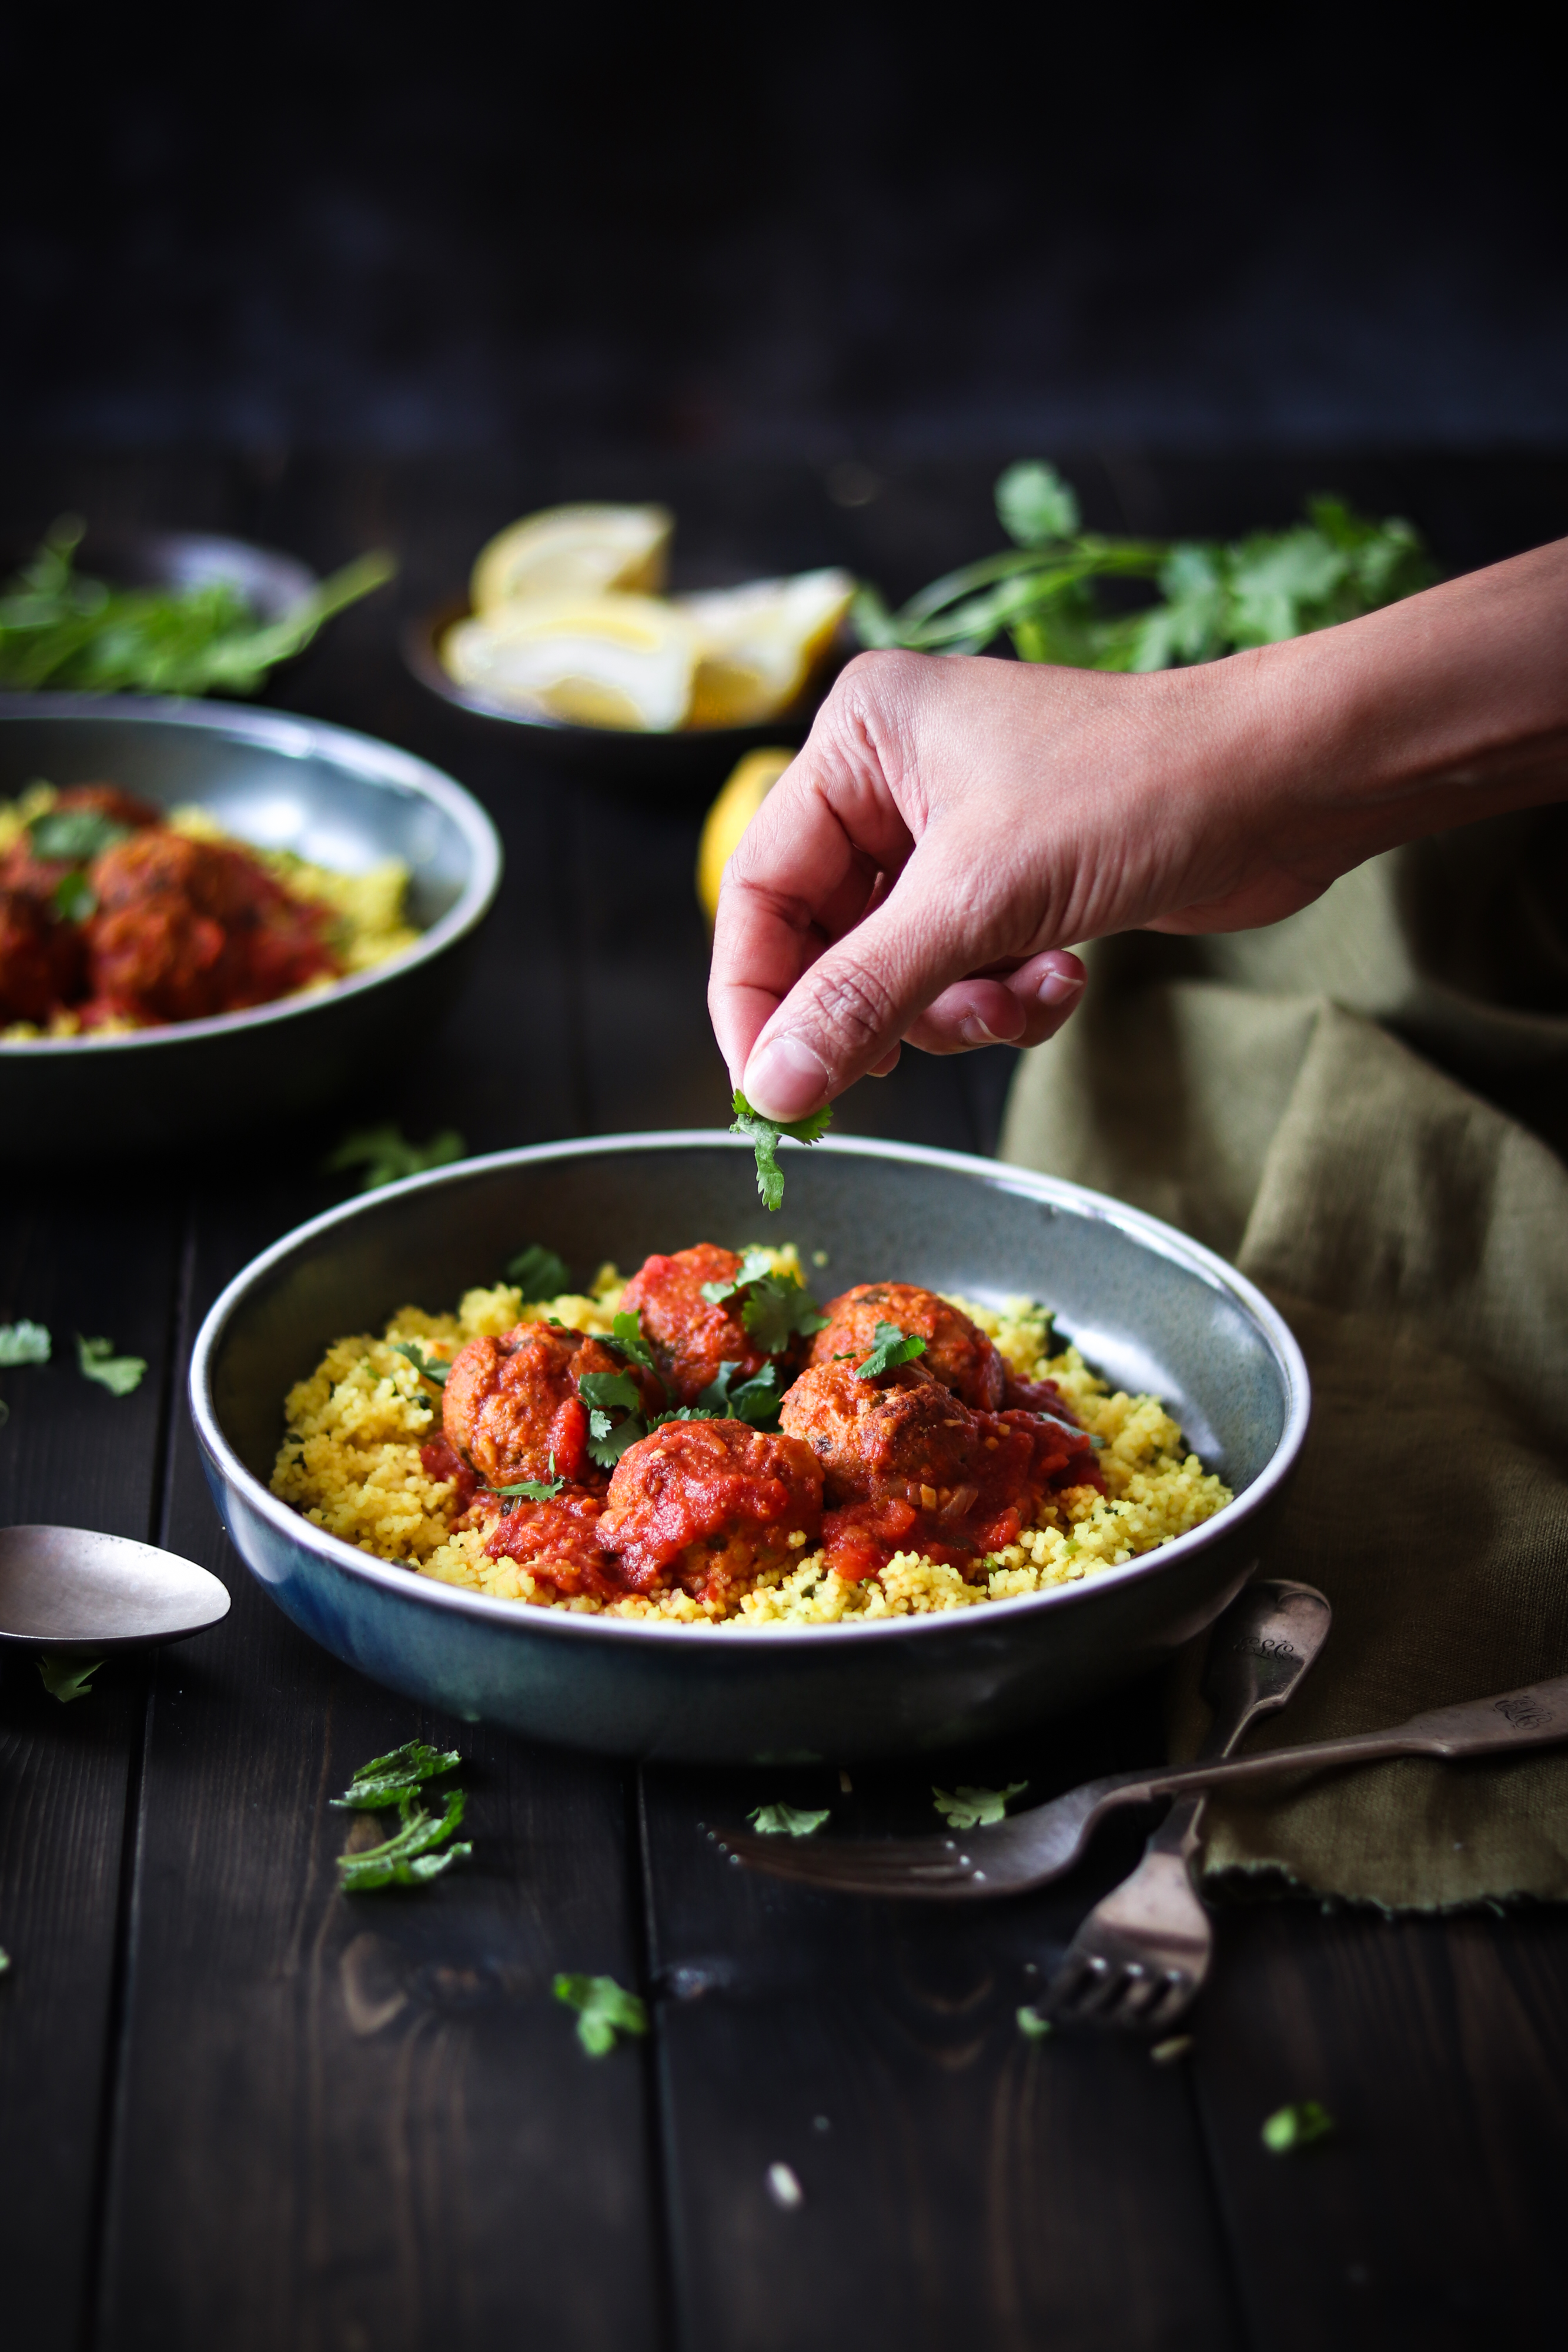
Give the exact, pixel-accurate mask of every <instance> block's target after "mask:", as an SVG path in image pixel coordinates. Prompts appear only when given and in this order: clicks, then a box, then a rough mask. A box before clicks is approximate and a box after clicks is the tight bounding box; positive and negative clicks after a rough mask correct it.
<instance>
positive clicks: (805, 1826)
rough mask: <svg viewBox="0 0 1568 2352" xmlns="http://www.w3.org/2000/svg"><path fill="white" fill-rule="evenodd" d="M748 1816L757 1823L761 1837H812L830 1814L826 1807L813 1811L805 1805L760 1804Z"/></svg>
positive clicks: (748, 1819) (750, 1820)
mask: <svg viewBox="0 0 1568 2352" xmlns="http://www.w3.org/2000/svg"><path fill="white" fill-rule="evenodd" d="M746 1818H747V1821H748V1822H756V1823H757V1832H758V1836H759V1837H812V1836H814V1835H815V1833H816V1832H817V1831H818V1830H820V1829H821V1826H822V1823H823V1822H825V1821H826V1820H828V1818H829V1814H828V1811H827V1809H826V1808H825V1807H824V1809H823V1811H821V1812H820V1813H811V1812H808V1811H806V1809H805V1807H804V1806H803V1805H758V1808H757V1810H756V1811H755V1812H752V1813H747V1817H746Z"/></svg>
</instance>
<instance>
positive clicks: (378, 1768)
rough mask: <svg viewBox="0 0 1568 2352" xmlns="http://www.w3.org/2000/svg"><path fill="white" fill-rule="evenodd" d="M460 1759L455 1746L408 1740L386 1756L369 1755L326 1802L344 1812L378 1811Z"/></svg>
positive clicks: (460, 1761)
mask: <svg viewBox="0 0 1568 2352" xmlns="http://www.w3.org/2000/svg"><path fill="white" fill-rule="evenodd" d="M462 1761H463V1759H462V1757H461V1756H460V1755H459V1754H458V1752H457V1750H456V1748H429V1747H426V1745H425V1744H424V1742H423V1740H420V1739H410V1740H407V1741H405V1742H404V1744H403V1746H402V1748H392V1749H390V1750H389V1751H388V1753H387V1754H386V1755H385V1756H372V1757H371V1760H370V1762H369V1763H368V1764H361V1766H360V1768H359V1769H358V1770H357V1771H356V1772H355V1774H354V1777H353V1779H352V1780H350V1783H349V1785H348V1787H347V1788H346V1789H345V1790H344V1791H343V1794H342V1795H341V1796H340V1797H329V1798H328V1800H327V1801H328V1803H329V1805H337V1806H340V1807H341V1808H342V1809H343V1811H353V1812H361V1813H373V1812H377V1811H380V1810H381V1809H382V1807H383V1806H385V1805H395V1804H396V1803H397V1802H398V1801H399V1800H400V1799H401V1798H403V1797H406V1796H410V1795H412V1794H413V1791H414V1790H416V1789H418V1788H419V1786H420V1784H421V1783H422V1781H425V1780H434V1779H435V1778H436V1776H437V1775H438V1774H440V1773H442V1772H450V1771H452V1770H454V1769H455V1767H456V1766H457V1765H459V1764H461V1763H462Z"/></svg>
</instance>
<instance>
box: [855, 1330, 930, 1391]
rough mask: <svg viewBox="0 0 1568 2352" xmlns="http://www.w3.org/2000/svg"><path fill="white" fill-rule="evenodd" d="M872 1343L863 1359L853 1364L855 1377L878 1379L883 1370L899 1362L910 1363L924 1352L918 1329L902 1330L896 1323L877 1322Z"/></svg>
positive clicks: (889, 1369)
mask: <svg viewBox="0 0 1568 2352" xmlns="http://www.w3.org/2000/svg"><path fill="white" fill-rule="evenodd" d="M873 1340H874V1345H873V1348H872V1351H871V1353H870V1355H869V1356H868V1357H867V1358H866V1360H865V1361H864V1362H863V1363H861V1364H857V1365H856V1366H855V1378H856V1379H857V1380H861V1381H880V1380H881V1378H882V1376H883V1373H884V1372H891V1371H893V1370H895V1369H896V1368H897V1366H898V1365H900V1364H912V1363H913V1362H914V1361H915V1358H916V1356H923V1355H924V1354H925V1340H924V1339H922V1338H921V1336H920V1334H919V1332H918V1331H902V1330H900V1328H899V1327H898V1325H897V1324H896V1323H879V1324H878V1325H877V1327H876V1329H875V1332H874V1333H873Z"/></svg>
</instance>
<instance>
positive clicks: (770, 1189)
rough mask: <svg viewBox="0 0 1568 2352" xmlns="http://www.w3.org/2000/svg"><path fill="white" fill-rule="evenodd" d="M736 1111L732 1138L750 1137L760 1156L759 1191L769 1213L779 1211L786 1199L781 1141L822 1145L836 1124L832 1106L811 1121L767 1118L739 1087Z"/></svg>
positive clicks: (736, 1096)
mask: <svg viewBox="0 0 1568 2352" xmlns="http://www.w3.org/2000/svg"><path fill="white" fill-rule="evenodd" d="M733 1108H734V1111H735V1118H734V1120H733V1122H732V1123H731V1126H730V1130H729V1131H730V1133H731V1135H747V1136H749V1137H750V1139H751V1143H752V1148H753V1150H755V1152H756V1154H757V1189H758V1192H759V1193H760V1194H761V1196H762V1205H763V1207H764V1208H765V1209H777V1208H779V1207H780V1206H781V1205H782V1203H783V1199H784V1171H783V1170H782V1169H781V1168H780V1167H779V1139H780V1138H781V1137H783V1136H786V1135H787V1136H789V1138H790V1139H791V1140H792V1141H793V1142H795V1143H820V1142H821V1139H822V1137H823V1136H824V1135H826V1133H827V1131H828V1129H829V1128H830V1127H831V1125H832V1123H833V1113H832V1108H831V1105H824V1106H823V1108H821V1110H815V1111H813V1112H812V1113H811V1116H810V1118H793V1119H778V1118H765V1117H764V1116H763V1114H762V1112H761V1111H759V1110H753V1109H752V1108H751V1105H750V1104H749V1103H748V1102H747V1099H746V1097H745V1096H744V1095H743V1094H742V1093H741V1091H740V1088H739V1087H737V1088H736V1090H735V1099H734V1104H733Z"/></svg>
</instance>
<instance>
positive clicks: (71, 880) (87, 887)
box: [49, 873, 98, 923]
mask: <svg viewBox="0 0 1568 2352" xmlns="http://www.w3.org/2000/svg"><path fill="white" fill-rule="evenodd" d="M49 904H50V906H51V907H52V908H54V910H55V913H56V915H57V917H58V919H59V920H60V921H61V922H62V923H85V922H86V921H87V919H88V917H89V915H96V914H97V912H98V893H97V892H96V891H95V890H94V888H93V887H92V884H91V883H90V882H89V880H88V878H87V876H86V875H85V874H75V873H73V874H62V875H61V876H60V878H59V880H58V881H57V883H56V884H55V887H54V888H53V889H52V890H51V891H50V893H49Z"/></svg>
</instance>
